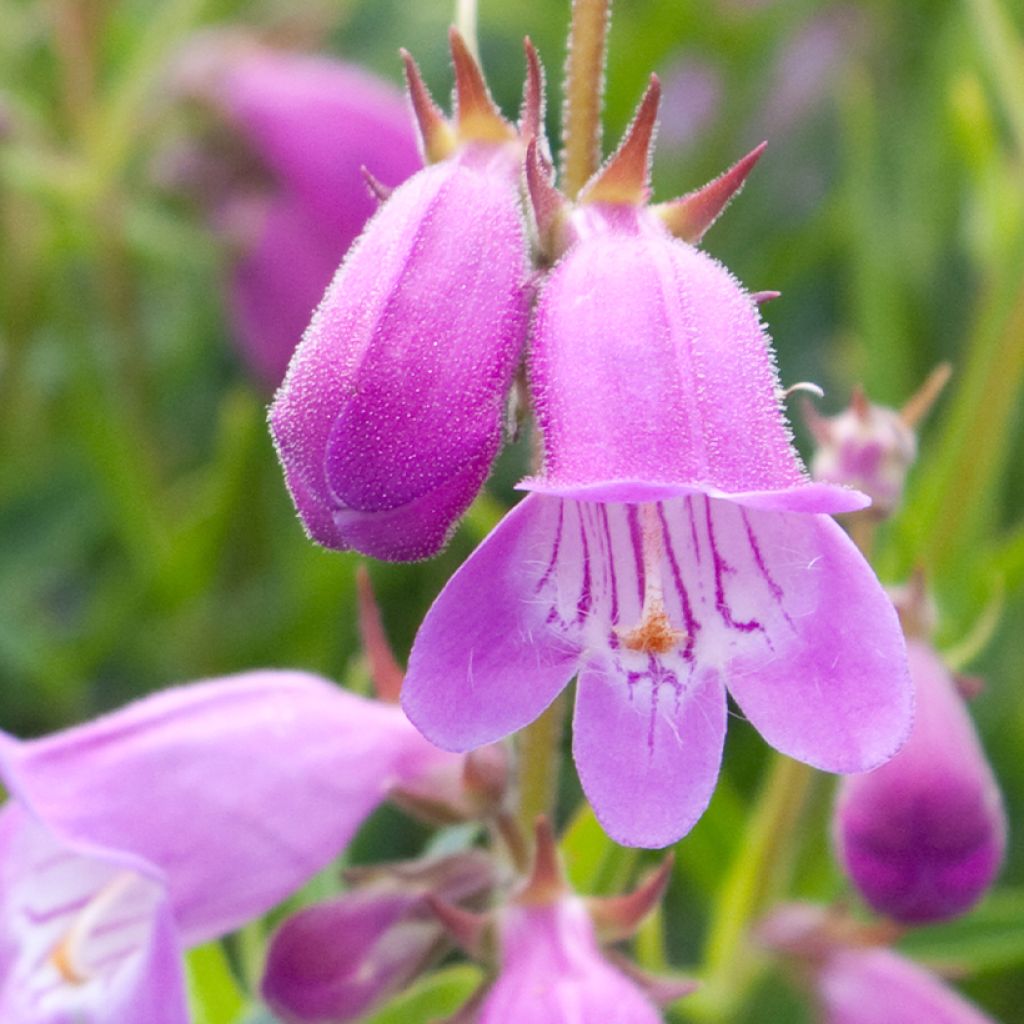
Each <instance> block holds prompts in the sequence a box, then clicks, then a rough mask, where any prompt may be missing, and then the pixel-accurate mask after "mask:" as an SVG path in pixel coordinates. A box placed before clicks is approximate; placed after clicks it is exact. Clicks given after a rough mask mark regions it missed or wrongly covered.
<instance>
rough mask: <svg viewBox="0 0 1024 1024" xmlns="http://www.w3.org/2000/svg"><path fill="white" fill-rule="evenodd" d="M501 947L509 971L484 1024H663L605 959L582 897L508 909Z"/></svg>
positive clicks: (480, 1021) (493, 992)
mask: <svg viewBox="0 0 1024 1024" xmlns="http://www.w3.org/2000/svg"><path fill="white" fill-rule="evenodd" d="M498 944H499V955H500V960H501V969H500V972H499V974H498V977H497V980H496V981H495V982H494V985H493V986H492V987H491V989H490V991H489V992H488V993H487V996H486V998H485V999H484V1001H483V1004H482V1006H481V1008H480V1011H479V1015H478V1017H476V1022H477V1024H508V1022H509V1021H516V1022H517V1024H660V1021H661V1019H662V1017H661V1014H660V1013H659V1012H658V1010H657V1009H655V1007H654V1005H653V1004H652V1003H651V1002H650V1000H649V999H648V998H647V997H646V996H645V995H644V994H643V992H641V991H640V989H639V988H638V987H637V986H636V985H635V984H634V983H633V982H632V981H631V980H630V979H629V978H627V977H626V975H625V974H623V973H622V972H621V971H620V970H618V969H617V968H616V967H613V966H612V965H611V964H610V963H609V962H608V961H607V959H605V957H604V955H603V954H602V953H601V950H600V948H599V947H598V944H597V940H596V938H595V935H594V925H593V923H592V922H591V920H590V917H589V915H588V913H587V909H586V906H585V904H584V902H583V900H581V899H579V898H578V897H574V896H568V895H567V896H564V897H562V898H561V899H558V900H556V901H553V902H549V903H543V904H538V905H529V904H525V905H515V904H512V905H509V906H507V907H504V908H503V909H502V910H501V912H500V914H499V916H498Z"/></svg>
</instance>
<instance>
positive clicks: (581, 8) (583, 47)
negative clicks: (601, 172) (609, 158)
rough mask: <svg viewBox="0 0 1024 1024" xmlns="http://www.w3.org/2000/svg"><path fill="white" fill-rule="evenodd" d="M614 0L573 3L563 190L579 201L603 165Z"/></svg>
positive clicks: (583, 0)
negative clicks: (607, 46)
mask: <svg viewBox="0 0 1024 1024" xmlns="http://www.w3.org/2000/svg"><path fill="white" fill-rule="evenodd" d="M610 13H611V0H573V5H572V29H571V31H570V34H569V56H568V59H567V60H566V65H565V109H564V111H563V118H562V125H563V127H562V143H563V150H562V188H563V189H564V191H565V194H566V195H567V196H568V197H569V198H570V199H575V198H576V195H577V194H578V193H579V191H580V189H581V188H583V186H584V185H585V184H586V182H587V179H588V178H589V177H590V176H591V175H592V174H593V173H594V171H596V170H597V168H598V165H599V164H600V162H601V97H602V92H603V89H604V55H605V41H606V39H607V36H608V19H609V15H610Z"/></svg>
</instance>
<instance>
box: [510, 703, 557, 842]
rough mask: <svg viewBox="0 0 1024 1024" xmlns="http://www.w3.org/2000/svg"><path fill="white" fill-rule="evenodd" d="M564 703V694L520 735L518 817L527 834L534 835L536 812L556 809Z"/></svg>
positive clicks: (541, 812) (551, 811) (549, 811)
mask: <svg viewBox="0 0 1024 1024" xmlns="http://www.w3.org/2000/svg"><path fill="white" fill-rule="evenodd" d="M565 702H566V696H565V694H564V693H563V694H562V695H561V696H560V697H557V698H556V699H555V701H554V703H553V704H552V705H551V707H549V708H548V709H547V711H545V712H544V714H543V715H541V716H540V718H538V719H537V720H536V721H534V722H532V723H531V724H530V725H528V726H527V727H526V728H525V729H524V730H523V731H522V732H521V733H520V734H519V815H518V817H519V823H520V826H521V827H522V829H523V832H524V833H525V834H526V835H528V836H529V835H533V826H534V823H535V822H536V820H537V817H538V815H541V814H546V815H548V816H553V813H554V810H555V799H556V797H557V795H558V769H559V762H560V761H561V747H562V725H563V723H564V720H565Z"/></svg>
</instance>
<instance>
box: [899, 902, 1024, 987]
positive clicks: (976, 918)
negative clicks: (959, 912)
mask: <svg viewBox="0 0 1024 1024" xmlns="http://www.w3.org/2000/svg"><path fill="white" fill-rule="evenodd" d="M900 948H901V950H902V951H903V952H904V953H907V954H908V955H910V956H912V957H913V958H914V959H915V960H920V961H922V962H923V963H926V964H927V965H928V966H929V967H931V968H933V969H934V970H937V971H939V972H940V973H942V972H949V973H952V974H976V973H978V972H981V971H993V970H1004V969H1006V968H1010V967H1017V966H1020V965H1024V888H1015V889H997V890H996V891H995V892H993V893H992V894H991V895H990V896H989V897H988V899H986V900H985V902H984V903H982V904H981V906H979V907H978V908H977V910H975V911H974V912H973V913H972V914H969V915H967V916H966V917H962V918H960V919H958V920H956V921H950V922H949V923H948V924H938V925H932V926H931V927H928V928H918V929H915V930H914V931H912V932H911V933H910V934H909V935H907V936H906V938H905V939H903V941H902V942H901V943H900Z"/></svg>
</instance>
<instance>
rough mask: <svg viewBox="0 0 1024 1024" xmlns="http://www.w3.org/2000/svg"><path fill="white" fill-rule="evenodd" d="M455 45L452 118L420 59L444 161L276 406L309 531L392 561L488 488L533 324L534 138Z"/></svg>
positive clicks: (345, 290)
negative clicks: (524, 212)
mask: <svg viewBox="0 0 1024 1024" xmlns="http://www.w3.org/2000/svg"><path fill="white" fill-rule="evenodd" d="M452 53H453V59H454V62H455V66H456V94H457V103H456V111H457V113H456V117H455V119H454V121H453V123H452V124H449V123H448V122H447V121H446V120H445V119H444V118H443V117H442V116H441V114H440V112H439V111H438V110H437V108H436V107H435V106H434V105H433V101H432V100H431V99H430V97H429V96H428V95H427V93H426V89H425V86H424V85H423V83H422V80H421V79H420V77H419V72H418V71H417V70H416V66H415V64H413V63H412V60H411V58H409V59H408V60H407V74H408V78H409V87H410V94H411V99H412V103H413V107H414V109H415V111H416V114H417V118H418V121H419V124H420V135H421V140H422V146H423V151H424V155H425V156H426V157H427V159H428V160H431V161H436V162H432V163H431V165H430V166H428V167H425V168H424V169H423V170H421V171H419V172H418V173H417V174H415V175H414V176H413V177H412V178H410V179H409V180H408V181H407V182H406V183H405V184H403V185H401V186H400V187H399V188H397V189H396V190H395V192H394V194H393V195H392V196H391V197H390V198H389V199H388V200H387V202H386V203H385V204H384V205H383V207H382V208H381V210H380V212H379V213H378V215H377V216H376V217H375V218H374V219H373V220H372V221H371V223H370V224H369V225H368V227H367V229H366V231H365V232H364V233H363V235H362V236H361V237H360V238H359V240H358V241H357V242H356V244H355V245H354V246H353V248H352V250H351V251H350V252H349V254H348V256H347V257H346V259H345V262H344V263H343V264H342V266H341V269H340V270H339V271H338V274H337V276H336V277H335V279H334V281H333V283H332V284H331V286H330V288H329V289H328V290H327V293H326V295H325V296H324V299H323V302H322V303H321V305H320V307H319V309H318V310H317V312H316V314H315V316H314V318H313V322H312V323H311V325H310V327H309V329H308V330H307V332H306V334H305V336H304V338H303V341H302V344H301V345H300V346H299V348H298V350H297V351H296V354H295V358H294V359H293V361H292V363H291V366H290V367H289V370H288V375H287V377H286V378H285V382H284V384H283V385H282V387H281V389H280V391H279V392H278V394H277V397H276V399H275V401H274V405H273V407H272V408H271V411H270V425H271V431H272V433H273V435H274V441H275V443H276V445H277V450H278V454H279V456H280V458H281V463H282V465H283V467H284V472H285V478H286V482H287V484H288V488H289V490H290V491H291V494H292V498H293V499H294V501H295V505H296V508H297V510H298V512H299V516H300V518H301V519H302V522H303V525H304V526H305V528H306V530H307V532H308V533H309V534H310V536H311V537H312V538H313V539H314V540H316V541H317V542H319V543H320V544H323V545H324V546H326V547H331V548H338V549H349V548H351V549H355V550H358V551H362V552H363V553H364V554H368V555H372V556H374V557H376V558H384V559H389V560H399V561H400V560H409V559H416V558H424V557H427V556H429V555H432V554H434V553H435V552H436V551H437V550H438V549H439V548H440V547H441V546H442V545H443V544H444V543H445V541H446V540H447V538H448V535H449V534H450V532H451V531H452V529H453V527H454V525H455V522H456V521H457V520H458V518H459V517H460V516H461V515H462V513H463V512H464V511H465V510H466V508H467V507H468V506H469V504H470V502H471V501H472V500H473V498H474V497H475V496H476V493H477V491H478V490H479V488H480V486H481V484H482V483H483V481H484V478H485V477H486V476H487V473H488V471H489V469H490V465H491V462H492V460H493V459H494V456H495V454H496V453H497V450H498V447H499V444H500V441H501V434H502V427H503V423H504V417H505V406H506V395H507V392H508V389H509V386H510V384H511V381H512V376H513V372H514V369H515V366H516V364H517V362H518V360H519V355H520V352H521V350H522V346H523V343H524V341H525V333H526V323H527V287H526V284H527V268H526V256H527V245H526V239H525V235H524V228H523V223H522V217H521V213H520V207H519V167H520V162H521V152H522V146H521V145H520V142H519V140H518V138H517V136H516V132H515V130H514V129H513V127H512V126H511V125H510V124H509V123H508V122H506V121H504V119H503V118H502V117H501V115H500V114H499V113H498V112H497V110H496V109H495V108H494V107H493V104H492V103H491V100H490V96H489V95H488V93H487V90H486V86H485V85H484V84H483V79H482V77H481V75H480V70H479V68H478V67H477V66H476V64H475V63H474V62H473V60H472V58H471V57H470V56H469V54H468V51H467V50H466V48H465V44H464V43H463V42H462V40H461V39H460V38H459V37H458V36H457V35H453V37H452ZM537 102H539V98H538V101H537Z"/></svg>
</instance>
